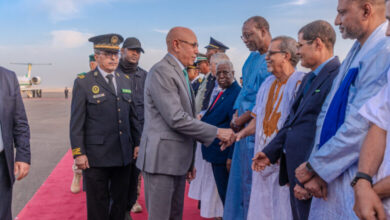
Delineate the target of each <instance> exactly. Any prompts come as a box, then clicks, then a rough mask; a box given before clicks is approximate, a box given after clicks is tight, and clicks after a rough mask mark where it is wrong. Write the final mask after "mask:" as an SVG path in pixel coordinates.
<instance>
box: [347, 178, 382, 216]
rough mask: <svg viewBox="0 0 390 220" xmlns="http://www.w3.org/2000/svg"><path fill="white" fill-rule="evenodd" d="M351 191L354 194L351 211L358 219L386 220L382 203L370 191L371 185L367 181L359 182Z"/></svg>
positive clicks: (371, 190) (373, 192) (372, 191)
mask: <svg viewBox="0 0 390 220" xmlns="http://www.w3.org/2000/svg"><path fill="white" fill-rule="evenodd" d="M353 190H354V192H355V204H354V206H353V211H354V212H355V213H356V215H357V216H358V217H359V219H367V220H371V219H373V220H376V219H380V220H382V219H383V220H385V219H386V214H385V210H384V209H383V205H382V201H381V199H380V198H379V196H378V195H377V194H376V193H375V191H374V190H373V189H372V187H371V184H370V183H369V182H368V181H365V180H359V181H358V182H357V183H356V185H355V187H353Z"/></svg>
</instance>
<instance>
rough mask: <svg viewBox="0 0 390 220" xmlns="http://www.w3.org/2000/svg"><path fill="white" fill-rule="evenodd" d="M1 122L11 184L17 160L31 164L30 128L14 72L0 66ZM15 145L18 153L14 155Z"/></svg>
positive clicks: (13, 179)
mask: <svg viewBox="0 0 390 220" xmlns="http://www.w3.org/2000/svg"><path fill="white" fill-rule="evenodd" d="M0 122H1V135H2V138H3V143H4V153H5V159H6V161H7V168H8V173H9V176H10V180H11V184H13V182H14V181H15V176H14V163H15V161H19V162H25V163H28V164H30V162H31V153H30V128H29V125H28V121H27V116H26V111H25V109H24V105H23V100H22V96H21V95H20V88H19V82H18V79H17V77H16V75H15V73H14V72H12V71H9V70H7V69H5V68H3V67H0ZM14 146H15V149H16V155H14Z"/></svg>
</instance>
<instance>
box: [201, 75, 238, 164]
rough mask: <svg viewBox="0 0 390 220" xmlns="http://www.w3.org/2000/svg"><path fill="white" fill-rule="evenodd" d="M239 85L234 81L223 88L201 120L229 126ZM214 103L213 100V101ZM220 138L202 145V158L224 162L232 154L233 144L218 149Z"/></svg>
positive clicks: (220, 126) (213, 161)
mask: <svg viewBox="0 0 390 220" xmlns="http://www.w3.org/2000/svg"><path fill="white" fill-rule="evenodd" d="M240 90H241V87H240V86H239V85H238V83H237V82H236V81H235V82H233V83H232V85H231V86H230V87H229V88H227V89H226V90H225V92H224V93H223V94H222V95H221V97H220V98H219V99H218V101H217V103H215V105H214V107H213V108H212V109H210V108H209V109H207V111H206V113H205V114H204V116H203V117H202V121H204V122H207V123H209V124H211V125H215V126H216V127H218V128H230V121H231V120H232V117H233V114H234V109H233V106H234V102H235V101H236V99H237V96H238V94H239V93H240ZM213 103H214V101H213ZM219 142H220V140H219V139H218V138H216V139H215V140H214V141H213V143H212V144H211V145H210V146H208V147H206V146H204V145H202V154H203V158H204V159H205V160H206V161H208V162H210V163H215V164H224V163H226V160H227V158H228V156H229V155H232V153H233V150H234V147H233V146H234V145H232V146H230V147H229V148H228V149H226V150H225V151H221V150H220V147H221V146H220V145H219Z"/></svg>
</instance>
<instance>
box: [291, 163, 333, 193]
mask: <svg viewBox="0 0 390 220" xmlns="http://www.w3.org/2000/svg"><path fill="white" fill-rule="evenodd" d="M295 178H296V180H297V181H299V182H300V183H301V184H302V185H303V186H304V188H302V187H301V186H299V185H298V184H297V185H296V186H295V187H294V194H295V197H296V198H297V199H299V200H302V199H308V198H310V197H311V196H314V197H316V198H322V199H324V200H327V194H328V184H327V183H326V182H325V181H324V180H323V179H322V178H321V177H320V176H319V175H317V174H316V173H315V172H314V171H310V170H309V169H308V168H307V162H304V163H302V164H301V165H300V166H299V167H298V168H297V169H295Z"/></svg>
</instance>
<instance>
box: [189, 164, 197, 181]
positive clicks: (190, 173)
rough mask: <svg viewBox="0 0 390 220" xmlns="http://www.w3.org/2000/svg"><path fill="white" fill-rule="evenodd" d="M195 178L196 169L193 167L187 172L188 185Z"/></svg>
mask: <svg viewBox="0 0 390 220" xmlns="http://www.w3.org/2000/svg"><path fill="white" fill-rule="evenodd" d="M195 177H196V169H195V167H194V168H192V170H191V171H188V173H187V181H188V182H189V183H190V182H191V181H192V180H193V179H195Z"/></svg>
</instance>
